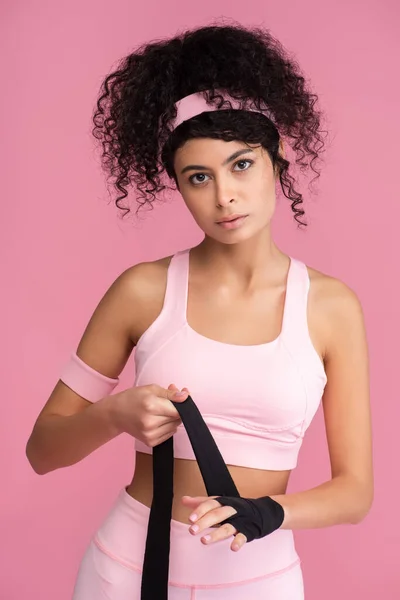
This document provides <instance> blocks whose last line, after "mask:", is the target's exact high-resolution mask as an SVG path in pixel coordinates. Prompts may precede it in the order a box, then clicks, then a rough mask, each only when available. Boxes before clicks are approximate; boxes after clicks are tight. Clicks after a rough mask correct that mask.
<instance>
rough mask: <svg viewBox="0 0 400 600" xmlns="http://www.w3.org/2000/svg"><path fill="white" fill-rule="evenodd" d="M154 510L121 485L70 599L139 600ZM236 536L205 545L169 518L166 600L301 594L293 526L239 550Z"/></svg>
mask: <svg viewBox="0 0 400 600" xmlns="http://www.w3.org/2000/svg"><path fill="white" fill-rule="evenodd" d="M149 513H150V509H149V508H147V507H146V506H145V505H144V504H141V503H140V502H137V500H134V499H133V498H132V497H131V496H130V495H129V494H128V493H127V492H126V490H125V489H123V490H122V491H121V493H120V494H119V497H118V499H117V501H116V503H115V504H114V506H113V508H112V509H111V511H110V513H109V515H108V516H107V518H106V519H105V521H104V522H103V524H102V525H101V527H100V529H99V530H98V531H97V533H96V534H95V536H94V538H93V540H92V541H91V543H90V545H89V547H88V548H87V550H86V552H85V555H84V557H83V560H82V562H81V565H80V568H79V572H78V577H77V580H76V584H75V590H74V595H73V600H140V585H141V565H142V561H143V554H144V548H145V543H146V533H147V523H148V518H149ZM231 542H232V540H231V539H229V540H224V541H221V542H217V543H215V544H212V545H210V546H204V545H203V544H202V543H201V542H200V536H199V537H197V536H192V535H191V534H190V533H189V523H188V524H187V525H186V524H185V523H180V522H179V521H175V520H172V521H171V552H170V568H169V576H170V578H169V585H170V587H169V593H168V599H169V600H222V599H223V600H226V599H227V598H229V600H245V599H246V600H249V599H250V598H251V599H252V600H304V591H303V577H302V572H301V567H300V560H299V557H298V555H297V553H296V550H295V547H294V542H293V534H292V532H291V531H289V530H284V529H279V530H278V531H275V532H274V533H272V534H271V535H269V536H267V537H265V538H262V539H261V540H254V541H253V542H251V543H249V544H245V545H244V546H243V548H241V550H239V552H233V551H232V550H230V544H231ZM155 600H156V599H155Z"/></svg>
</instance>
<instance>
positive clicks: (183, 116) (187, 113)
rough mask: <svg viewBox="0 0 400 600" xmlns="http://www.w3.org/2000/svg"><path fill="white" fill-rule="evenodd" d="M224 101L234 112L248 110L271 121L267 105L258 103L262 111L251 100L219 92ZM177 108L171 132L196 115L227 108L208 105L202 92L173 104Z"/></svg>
mask: <svg viewBox="0 0 400 600" xmlns="http://www.w3.org/2000/svg"><path fill="white" fill-rule="evenodd" d="M219 93H220V94H221V96H222V97H223V98H224V100H228V101H229V102H230V103H231V105H232V108H233V109H235V110H238V109H241V110H250V111H253V112H260V113H263V114H265V116H266V117H268V118H269V119H271V121H273V119H272V116H271V112H270V110H269V109H268V107H267V105H266V104H265V103H264V102H260V106H261V107H263V108H262V109H259V108H257V106H256V105H255V104H254V102H253V101H252V100H236V99H235V98H232V97H231V96H230V95H229V94H228V93H227V92H222V91H221V92H219ZM216 101H220V99H219V98H218V99H216V100H215V101H214V102H216ZM175 106H176V108H177V115H176V118H175V120H174V121H173V122H172V124H171V125H170V126H171V127H172V131H173V130H174V129H176V127H178V125H180V124H181V123H182V122H183V121H187V120H189V119H191V118H192V117H195V116H196V115H200V114H201V113H202V112H211V111H214V110H226V109H227V108H229V106H228V107H227V106H224V105H222V106H221V108H218V107H217V106H215V104H208V102H207V100H206V98H205V96H204V92H195V93H194V94H190V95H189V96H185V97H184V98H182V99H181V100H178V102H177V103H176V104H175Z"/></svg>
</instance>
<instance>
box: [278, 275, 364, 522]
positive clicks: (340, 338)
mask: <svg viewBox="0 0 400 600" xmlns="http://www.w3.org/2000/svg"><path fill="white" fill-rule="evenodd" d="M335 286H337V288H338V290H337V293H335V294H334V295H333V297H332V298H331V300H330V304H331V305H332V308H331V310H330V311H329V319H328V322H329V323H330V327H329V331H330V334H329V338H328V344H327V352H326V359H325V369H326V373H327V377H328V382H327V385H326V388H325V392H324V396H323V399H322V402H323V409H324V418H325V428H326V435H327V441H328V448H329V456H330V462H331V474H332V478H331V480H330V481H327V482H325V483H323V484H321V485H319V486H317V487H315V488H313V489H311V490H307V491H304V492H298V493H295V494H284V495H277V496H272V498H273V499H274V500H276V501H277V502H279V503H280V504H281V505H282V506H283V508H284V511H285V519H284V522H283V525H282V528H284V529H298V528H306V529H308V528H318V527H328V526H330V525H336V524H340V523H354V524H355V523H359V522H360V521H361V520H362V519H363V518H364V517H365V516H366V515H367V513H368V512H369V509H370V507H371V505H372V500H373V467H372V435H371V416H370V402H369V365H368V349H367V340H366V333H365V326H364V318H363V313H362V308H361V305H360V302H359V300H358V298H357V297H356V295H355V294H354V292H353V291H351V290H350V289H349V288H348V287H346V286H345V285H344V284H342V283H341V282H339V281H335Z"/></svg>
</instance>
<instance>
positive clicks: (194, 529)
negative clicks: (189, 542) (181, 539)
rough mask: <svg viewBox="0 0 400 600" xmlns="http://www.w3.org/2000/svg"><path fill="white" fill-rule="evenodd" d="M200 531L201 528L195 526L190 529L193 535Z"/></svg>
mask: <svg viewBox="0 0 400 600" xmlns="http://www.w3.org/2000/svg"><path fill="white" fill-rule="evenodd" d="M198 530H199V526H198V525H193V526H192V527H191V528H190V531H191V532H192V533H197V532H198Z"/></svg>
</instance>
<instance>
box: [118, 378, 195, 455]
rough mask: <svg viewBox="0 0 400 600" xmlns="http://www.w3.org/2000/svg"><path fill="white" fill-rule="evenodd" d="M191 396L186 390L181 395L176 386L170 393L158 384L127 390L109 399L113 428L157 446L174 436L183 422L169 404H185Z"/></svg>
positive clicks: (170, 388)
mask: <svg viewBox="0 0 400 600" xmlns="http://www.w3.org/2000/svg"><path fill="white" fill-rule="evenodd" d="M178 394H182V395H181V396H179V395H178ZM188 395H189V391H188V389H187V388H183V391H182V392H179V390H178V388H177V387H176V386H175V385H174V384H171V385H170V386H169V387H168V389H165V388H163V387H161V386H159V385H157V384H151V385H142V386H137V387H132V388H128V389H126V390H123V391H122V392H119V393H118V394H114V395H113V396H112V398H110V399H111V402H110V408H111V418H112V421H113V425H114V426H115V427H116V429H117V431H118V434H119V433H123V432H125V433H128V434H129V435H131V436H133V437H135V438H137V439H138V440H140V441H141V442H143V443H144V444H146V445H147V446H150V447H154V446H158V445H159V444H161V443H162V442H164V441H165V440H167V439H168V438H170V437H171V436H172V435H174V433H175V432H176V430H177V428H178V425H180V424H181V422H182V421H181V419H180V417H179V413H178V411H177V410H176V408H175V407H174V405H173V404H172V403H171V402H170V400H173V401H174V402H184V401H185V400H186V398H187V397H188Z"/></svg>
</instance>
